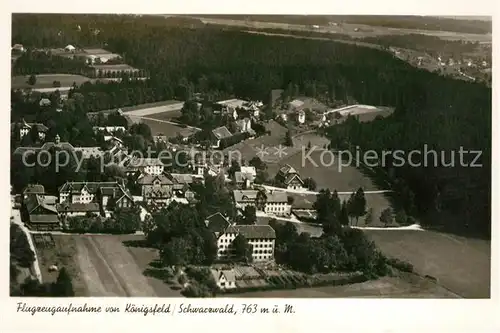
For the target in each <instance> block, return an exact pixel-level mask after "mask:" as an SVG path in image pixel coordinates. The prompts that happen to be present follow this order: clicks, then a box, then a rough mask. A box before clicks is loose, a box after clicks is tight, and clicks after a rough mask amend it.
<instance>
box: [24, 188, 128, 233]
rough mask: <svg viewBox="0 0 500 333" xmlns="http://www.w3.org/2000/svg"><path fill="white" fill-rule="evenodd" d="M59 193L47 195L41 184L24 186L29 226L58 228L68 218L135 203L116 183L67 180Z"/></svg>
mask: <svg viewBox="0 0 500 333" xmlns="http://www.w3.org/2000/svg"><path fill="white" fill-rule="evenodd" d="M58 192H59V196H58V197H56V196H49V195H46V194H45V189H44V187H43V186H42V185H39V184H31V185H28V186H27V187H26V189H25V190H24V191H23V194H22V207H23V208H22V212H23V215H24V220H25V221H26V224H27V225H28V227H30V228H31V229H33V230H57V229H60V228H61V226H62V223H63V222H64V221H65V219H66V218H67V217H72V216H82V215H87V214H89V213H92V214H96V215H101V216H109V215H110V212H111V211H113V210H114V209H115V208H130V207H132V206H133V205H134V200H133V198H132V195H131V194H130V192H129V191H128V190H127V189H126V188H125V186H124V185H123V184H120V183H118V182H66V183H65V184H63V185H62V186H61V187H60V188H59V189H58ZM111 203H112V204H111Z"/></svg>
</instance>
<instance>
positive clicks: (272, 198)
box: [266, 191, 288, 203]
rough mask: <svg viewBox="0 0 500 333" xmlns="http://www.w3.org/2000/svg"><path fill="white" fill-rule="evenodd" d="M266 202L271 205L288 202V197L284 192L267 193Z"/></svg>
mask: <svg viewBox="0 0 500 333" xmlns="http://www.w3.org/2000/svg"><path fill="white" fill-rule="evenodd" d="M266 197H267V199H266V202H272V203H283V202H288V196H287V194H286V192H283V191H271V192H269V193H266Z"/></svg>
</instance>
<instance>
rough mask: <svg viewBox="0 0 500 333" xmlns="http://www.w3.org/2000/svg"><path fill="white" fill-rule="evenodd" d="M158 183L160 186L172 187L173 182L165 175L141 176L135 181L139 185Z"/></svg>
mask: <svg viewBox="0 0 500 333" xmlns="http://www.w3.org/2000/svg"><path fill="white" fill-rule="evenodd" d="M157 180H158V181H160V183H161V185H172V184H173V182H172V181H171V180H170V179H169V178H168V177H167V176H165V175H142V176H140V177H139V178H138V179H137V184H139V185H153V184H154V182H155V181H157Z"/></svg>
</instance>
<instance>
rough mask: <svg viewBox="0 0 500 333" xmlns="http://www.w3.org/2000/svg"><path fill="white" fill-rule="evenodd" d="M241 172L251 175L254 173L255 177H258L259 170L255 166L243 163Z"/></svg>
mask: <svg viewBox="0 0 500 333" xmlns="http://www.w3.org/2000/svg"><path fill="white" fill-rule="evenodd" d="M240 172H243V173H247V174H250V175H252V177H253V178H255V177H257V170H255V167H254V166H245V165H242V166H241V167H240Z"/></svg>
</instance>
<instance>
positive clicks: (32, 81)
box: [28, 74, 36, 86]
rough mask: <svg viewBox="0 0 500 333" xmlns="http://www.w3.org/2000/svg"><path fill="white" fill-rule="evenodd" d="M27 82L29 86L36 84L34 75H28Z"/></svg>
mask: <svg viewBox="0 0 500 333" xmlns="http://www.w3.org/2000/svg"><path fill="white" fill-rule="evenodd" d="M28 84H29V85H30V86H34V85H35V84H36V75H34V74H31V75H30V77H29V78H28Z"/></svg>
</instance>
